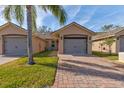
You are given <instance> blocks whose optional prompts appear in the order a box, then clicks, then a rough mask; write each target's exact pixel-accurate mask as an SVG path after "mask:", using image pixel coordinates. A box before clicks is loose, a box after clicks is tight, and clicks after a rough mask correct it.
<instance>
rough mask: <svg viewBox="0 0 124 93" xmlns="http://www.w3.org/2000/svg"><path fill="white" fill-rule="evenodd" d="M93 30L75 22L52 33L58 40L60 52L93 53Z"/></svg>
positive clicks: (74, 53) (73, 53)
mask: <svg viewBox="0 0 124 93" xmlns="http://www.w3.org/2000/svg"><path fill="white" fill-rule="evenodd" d="M93 34H95V33H94V32H93V31H91V30H89V29H87V28H85V27H83V26H81V25H79V24H77V23H75V22H73V23H71V24H69V25H66V26H64V27H62V28H61V29H59V30H57V31H55V32H53V33H52V35H53V36H55V37H56V39H57V40H58V53H59V54H72V55H85V54H91V52H92V42H91V36H92V35H93Z"/></svg>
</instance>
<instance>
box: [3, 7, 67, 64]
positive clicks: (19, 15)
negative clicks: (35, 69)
mask: <svg viewBox="0 0 124 93" xmlns="http://www.w3.org/2000/svg"><path fill="white" fill-rule="evenodd" d="M38 8H39V9H41V10H44V11H45V12H48V11H50V12H51V13H52V14H53V15H54V16H55V17H56V18H57V19H58V21H59V23H60V24H61V25H63V24H64V23H65V22H66V19H67V14H66V12H65V10H64V8H63V7H62V6H59V5H42V6H38ZM25 10H26V11H25ZM25 12H26V17H27V29H28V35H27V38H28V39H27V40H28V43H27V49H28V64H34V63H35V62H34V60H33V53H32V52H33V51H32V31H36V30H35V29H36V26H37V25H36V18H37V14H36V6H33V5H23V6H22V5H8V6H6V7H5V9H4V17H5V19H6V20H8V21H11V19H12V18H15V19H16V20H17V22H18V23H19V24H20V26H22V24H23V23H24V19H25V18H24V16H25ZM41 17H42V16H41Z"/></svg>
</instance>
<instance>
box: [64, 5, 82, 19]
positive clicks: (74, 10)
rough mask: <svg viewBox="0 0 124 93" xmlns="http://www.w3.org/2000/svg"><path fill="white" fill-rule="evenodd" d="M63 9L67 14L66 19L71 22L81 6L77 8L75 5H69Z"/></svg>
mask: <svg viewBox="0 0 124 93" xmlns="http://www.w3.org/2000/svg"><path fill="white" fill-rule="evenodd" d="M64 8H65V10H66V12H67V14H68V18H69V19H70V20H71V19H73V18H74V17H75V16H76V15H77V14H78V13H79V12H80V9H81V6H77V5H74V6H70V5H69V6H65V7H64Z"/></svg>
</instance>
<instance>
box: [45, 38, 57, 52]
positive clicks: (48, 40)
mask: <svg viewBox="0 0 124 93" xmlns="http://www.w3.org/2000/svg"><path fill="white" fill-rule="evenodd" d="M52 41H54V42H55V47H54V48H52V46H51V45H52ZM57 46H58V45H57V40H56V39H46V49H48V50H57Z"/></svg>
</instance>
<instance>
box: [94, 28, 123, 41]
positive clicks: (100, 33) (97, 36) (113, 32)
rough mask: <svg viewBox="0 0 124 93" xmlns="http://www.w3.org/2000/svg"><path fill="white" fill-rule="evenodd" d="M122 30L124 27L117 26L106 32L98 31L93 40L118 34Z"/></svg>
mask: <svg viewBox="0 0 124 93" xmlns="http://www.w3.org/2000/svg"><path fill="white" fill-rule="evenodd" d="M122 30H124V27H119V28H116V29H113V30H110V31H106V32H98V33H96V35H94V36H93V37H92V40H99V39H104V38H107V37H113V36H115V35H116V33H118V32H120V31H122Z"/></svg>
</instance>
